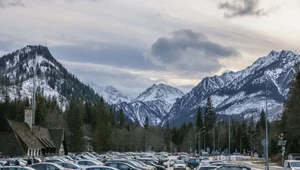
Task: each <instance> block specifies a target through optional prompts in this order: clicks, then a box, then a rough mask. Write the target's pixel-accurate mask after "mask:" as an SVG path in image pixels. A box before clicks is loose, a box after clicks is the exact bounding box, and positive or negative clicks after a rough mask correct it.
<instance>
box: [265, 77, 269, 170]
mask: <svg viewBox="0 0 300 170" xmlns="http://www.w3.org/2000/svg"><path fill="white" fill-rule="evenodd" d="M267 99H268V82H267V81H266V153H265V154H266V160H265V162H266V168H265V170H269V148H268V147H269V146H268V143H269V141H268V100H267Z"/></svg>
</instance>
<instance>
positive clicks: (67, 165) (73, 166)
mask: <svg viewBox="0 0 300 170" xmlns="http://www.w3.org/2000/svg"><path fill="white" fill-rule="evenodd" d="M55 163H56V164H58V165H60V166H62V167H64V168H68V169H81V168H82V167H81V166H79V165H77V164H75V163H73V162H55Z"/></svg>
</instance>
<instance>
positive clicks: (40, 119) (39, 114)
mask: <svg viewBox="0 0 300 170" xmlns="http://www.w3.org/2000/svg"><path fill="white" fill-rule="evenodd" d="M35 124H36V125H40V126H45V116H44V114H43V111H42V104H41V96H40V95H37V97H36V109H35Z"/></svg>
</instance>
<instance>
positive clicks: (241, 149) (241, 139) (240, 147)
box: [240, 135, 246, 153]
mask: <svg viewBox="0 0 300 170" xmlns="http://www.w3.org/2000/svg"><path fill="white" fill-rule="evenodd" d="M244 137H246V136H245V135H244V136H242V137H240V153H242V139H243V138H244Z"/></svg>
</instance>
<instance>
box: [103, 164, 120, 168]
mask: <svg viewBox="0 0 300 170" xmlns="http://www.w3.org/2000/svg"><path fill="white" fill-rule="evenodd" d="M106 165H107V166H110V167H114V168H118V165H117V164H115V163H108V164H106Z"/></svg>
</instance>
